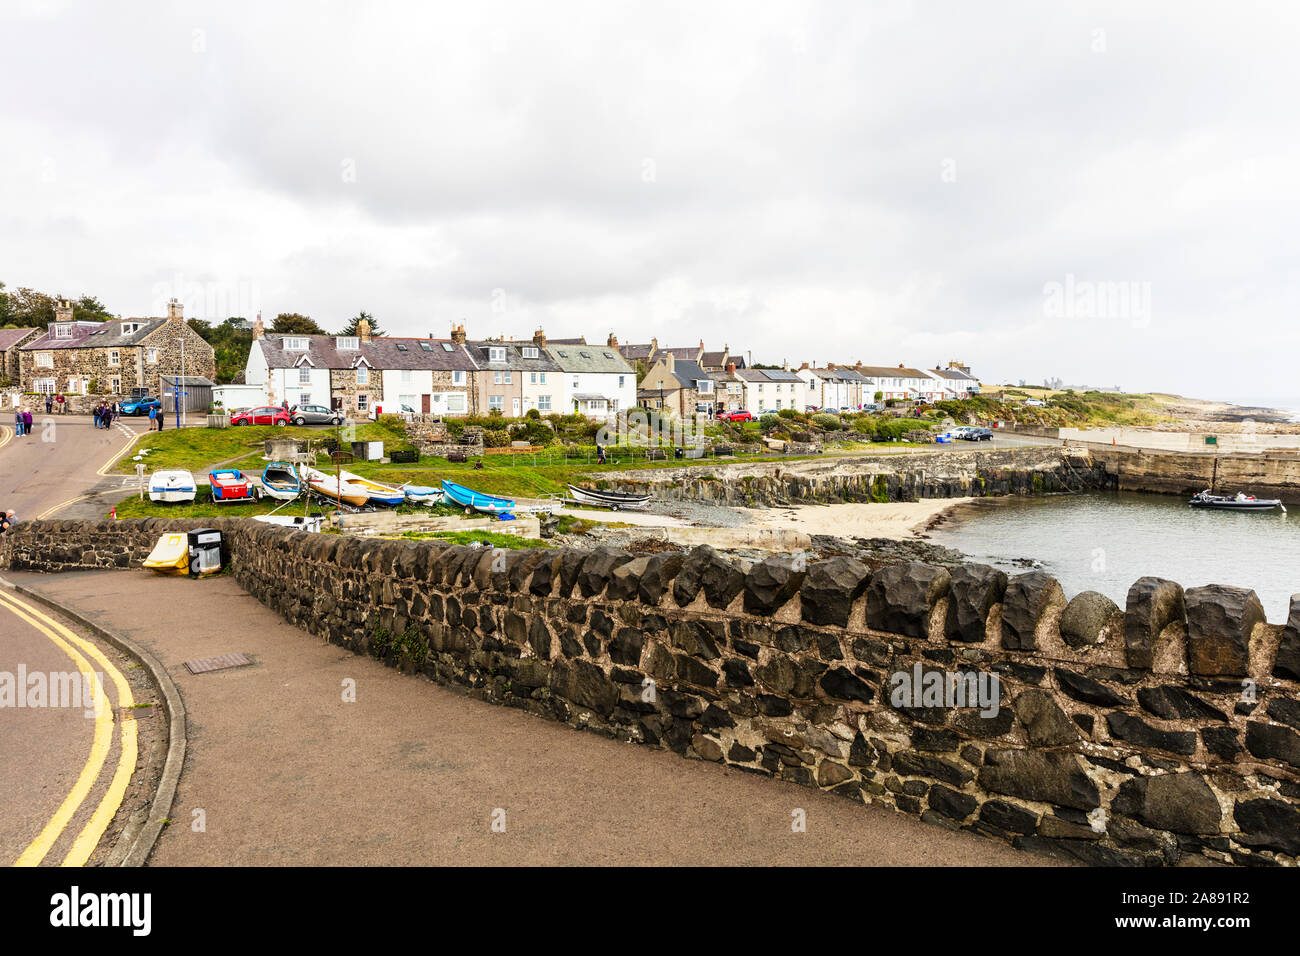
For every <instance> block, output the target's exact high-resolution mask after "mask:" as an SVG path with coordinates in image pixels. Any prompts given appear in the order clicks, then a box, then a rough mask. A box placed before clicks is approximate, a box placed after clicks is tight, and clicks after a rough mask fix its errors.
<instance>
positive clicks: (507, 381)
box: [506, 369, 510, 385]
mask: <svg viewBox="0 0 1300 956" xmlns="http://www.w3.org/2000/svg"><path fill="white" fill-rule="evenodd" d="M506 384H507V385H509V384H510V370H509V369H507V370H506Z"/></svg>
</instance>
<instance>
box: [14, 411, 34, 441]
mask: <svg viewBox="0 0 1300 956" xmlns="http://www.w3.org/2000/svg"><path fill="white" fill-rule="evenodd" d="M31 433H32V413H31V412H30V411H28V410H27V409H26V408H15V409H14V434H15V435H18V436H19V437H22V436H23V435H30V434H31Z"/></svg>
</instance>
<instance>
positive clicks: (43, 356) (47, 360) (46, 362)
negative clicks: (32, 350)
mask: <svg viewBox="0 0 1300 956" xmlns="http://www.w3.org/2000/svg"><path fill="white" fill-rule="evenodd" d="M36 367H37V368H54V353H53V352H37V353H36Z"/></svg>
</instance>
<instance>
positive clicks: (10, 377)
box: [0, 329, 41, 386]
mask: <svg viewBox="0 0 1300 956" xmlns="http://www.w3.org/2000/svg"><path fill="white" fill-rule="evenodd" d="M40 334H41V330H40V329H0V383H3V384H6V385H15V386H16V385H18V383H19V381H20V377H21V373H20V370H19V361H18V349H19V348H20V347H21V346H23V345H25V344H26V343H28V342H30V341H31V340H32V339H34V338H36V337H37V336H38V335H40Z"/></svg>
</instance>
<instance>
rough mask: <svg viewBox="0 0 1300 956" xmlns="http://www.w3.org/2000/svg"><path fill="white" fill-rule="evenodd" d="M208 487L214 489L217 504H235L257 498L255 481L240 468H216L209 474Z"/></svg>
mask: <svg viewBox="0 0 1300 956" xmlns="http://www.w3.org/2000/svg"><path fill="white" fill-rule="evenodd" d="M208 487H209V488H211V489H212V501H213V503H215V504H234V503H238V502H241V501H253V500H255V499H256V498H257V488H256V486H255V485H254V484H253V479H251V478H249V477H248V476H247V475H245V474H244V473H243V472H242V471H240V470H239V469H238V468H215V469H213V470H212V471H210V472H208Z"/></svg>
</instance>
